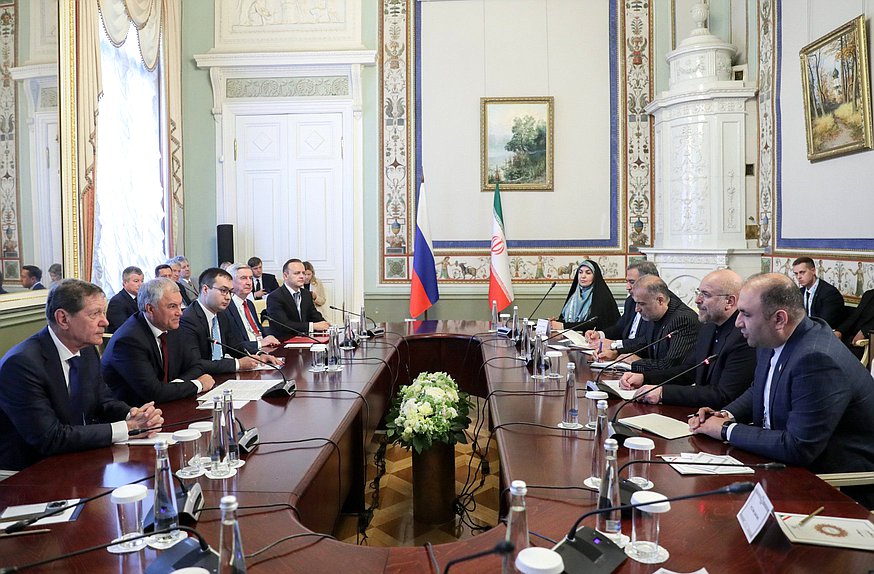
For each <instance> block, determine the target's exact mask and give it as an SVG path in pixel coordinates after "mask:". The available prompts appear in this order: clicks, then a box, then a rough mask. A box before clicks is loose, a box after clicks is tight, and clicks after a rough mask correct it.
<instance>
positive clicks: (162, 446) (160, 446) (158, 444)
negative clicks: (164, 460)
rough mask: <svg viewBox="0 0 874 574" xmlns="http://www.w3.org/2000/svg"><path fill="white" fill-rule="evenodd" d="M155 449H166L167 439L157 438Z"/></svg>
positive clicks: (159, 450)
mask: <svg viewBox="0 0 874 574" xmlns="http://www.w3.org/2000/svg"><path fill="white" fill-rule="evenodd" d="M155 450H156V451H158V452H161V451H162V450H167V439H163V438H162V439H158V440H157V441H156V442H155Z"/></svg>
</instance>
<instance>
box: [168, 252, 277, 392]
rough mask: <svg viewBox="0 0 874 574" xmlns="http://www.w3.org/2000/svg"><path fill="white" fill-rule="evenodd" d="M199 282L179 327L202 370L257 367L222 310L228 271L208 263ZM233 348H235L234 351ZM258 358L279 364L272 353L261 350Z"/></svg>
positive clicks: (226, 301)
mask: <svg viewBox="0 0 874 574" xmlns="http://www.w3.org/2000/svg"><path fill="white" fill-rule="evenodd" d="M198 283H200V295H199V296H198V297H197V299H195V301H194V302H193V303H192V304H191V305H190V306H189V307H188V308H187V309H186V310H185V313H183V315H182V323H181V326H180V328H181V331H182V336H183V340H184V341H185V344H186V345H187V346H189V347H191V348H192V349H194V351H195V353H197V355H198V356H199V357H200V360H201V364H202V365H203V370H204V371H205V372H207V373H209V374H212V375H217V374H221V373H233V372H236V371H251V370H252V369H254V368H256V367H257V366H258V365H259V362H258V361H256V360H255V359H253V358H252V357H250V356H248V354H247V352H246V351H245V349H244V348H243V339H241V338H240V337H238V336H237V332H236V331H235V330H233V329H231V327H230V319H229V318H228V315H227V313H224V311H225V309H227V308H228V305H229V304H230V302H231V294H232V293H233V283H232V281H231V275H230V273H228V272H227V271H225V270H224V269H219V268H218V267H211V268H209V269H207V270H205V271H204V272H203V273H201V274H200V277H199V278H198ZM213 341H218V343H214V342H213ZM219 343H221V344H219ZM232 349H236V352H235V351H233V350H232ZM259 359H261V360H262V361H264V362H267V363H271V364H278V361H277V360H276V358H275V357H273V356H271V355H267V354H262V355H261V356H260V357H259Z"/></svg>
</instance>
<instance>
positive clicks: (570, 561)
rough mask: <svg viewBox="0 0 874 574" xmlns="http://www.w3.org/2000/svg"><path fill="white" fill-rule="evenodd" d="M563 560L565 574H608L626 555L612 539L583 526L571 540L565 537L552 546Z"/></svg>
mask: <svg viewBox="0 0 874 574" xmlns="http://www.w3.org/2000/svg"><path fill="white" fill-rule="evenodd" d="M553 550H555V551H556V552H558V553H559V554H560V555H561V558H562V560H563V561H564V571H565V572H566V573H567V574H610V573H611V572H613V571H614V570H616V569H617V568H618V567H619V566H620V565H621V564H622V563H623V562H625V559H626V558H627V556H626V555H625V552H624V551H623V550H622V549H621V548H619V546H617V545H616V543H614V542H613V541H612V540H610V539H609V538H607V537H606V536H604V535H603V534H601V533H600V532H597V531H596V530H594V529H592V528H589V527H588V526H583V527H582V528H580V529H579V530H577V532H576V535H575V536H574V539H573V540H569V539H567V538H565V539H564V540H562V541H561V542H559V543H558V544H557V545H556V546H555V547H554V548H553Z"/></svg>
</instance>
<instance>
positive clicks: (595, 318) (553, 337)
mask: <svg viewBox="0 0 874 574" xmlns="http://www.w3.org/2000/svg"><path fill="white" fill-rule="evenodd" d="M597 320H598V316H597V315H595V316H594V317H589V318H588V319H586V320H585V321H578V322H576V323H572V324H571V326H570V327H567V328H565V329H562V330H561V331H558V332H556V333H553V334H552V335H550V336H549V337H547V338H546V340H547V341H551V340H552V339H555V338H556V337H560V336H561V335H564V334H565V333H567V332H568V331H574V330H576V329H577V327H582V326H583V325H585V324H586V323H592V322H594V321H597ZM565 324H567V323H565Z"/></svg>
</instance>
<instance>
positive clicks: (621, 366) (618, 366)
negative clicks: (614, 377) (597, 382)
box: [589, 361, 631, 371]
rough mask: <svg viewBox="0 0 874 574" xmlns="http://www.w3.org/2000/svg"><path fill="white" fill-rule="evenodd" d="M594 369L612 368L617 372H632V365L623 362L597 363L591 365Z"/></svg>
mask: <svg viewBox="0 0 874 574" xmlns="http://www.w3.org/2000/svg"><path fill="white" fill-rule="evenodd" d="M589 366H590V367H591V368H593V369H606V368H607V367H610V368H611V369H616V370H617V371H630V370H631V365H630V364H628V363H625V362H622V361H619V362H618V363H613V362H612V361H595V362H594V363H592V364H591V365H589Z"/></svg>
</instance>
